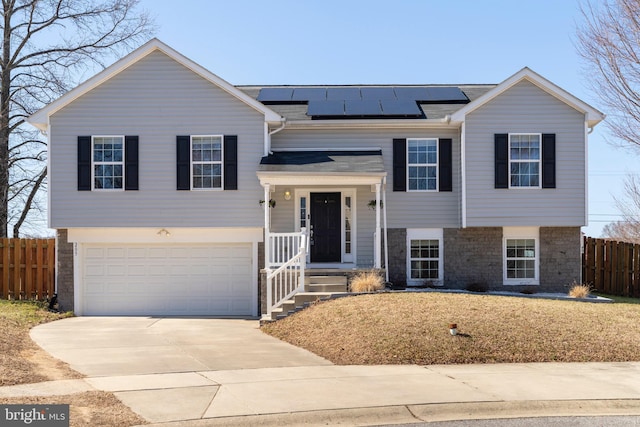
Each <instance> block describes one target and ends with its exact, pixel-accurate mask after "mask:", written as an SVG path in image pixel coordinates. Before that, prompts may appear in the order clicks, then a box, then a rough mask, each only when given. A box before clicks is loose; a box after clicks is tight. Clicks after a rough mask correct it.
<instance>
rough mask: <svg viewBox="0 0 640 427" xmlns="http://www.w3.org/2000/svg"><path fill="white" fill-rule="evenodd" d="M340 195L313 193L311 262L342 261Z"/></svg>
mask: <svg viewBox="0 0 640 427" xmlns="http://www.w3.org/2000/svg"><path fill="white" fill-rule="evenodd" d="M340 211H341V209H340V193H311V226H312V227H313V228H312V230H313V235H312V242H313V243H312V244H311V262H340V261H341V245H340V243H341V231H342V225H341V224H342V221H341V217H340Z"/></svg>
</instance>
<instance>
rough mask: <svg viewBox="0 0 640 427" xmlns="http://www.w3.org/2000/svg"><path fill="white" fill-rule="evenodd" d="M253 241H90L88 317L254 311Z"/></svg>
mask: <svg viewBox="0 0 640 427" xmlns="http://www.w3.org/2000/svg"><path fill="white" fill-rule="evenodd" d="M251 258H252V247H251V244H232V245H229V244H220V245H198V244H193V245H186V244H185V245H126V246H123V245H97V244H91V245H86V246H85V247H84V249H83V295H82V297H83V302H82V305H83V308H84V314H86V315H188V316H194V315H209V316H220V315H232V316H238V315H254V314H255V313H253V311H254V310H253V309H252V307H254V289H253V286H252V276H253V275H252V270H251V269H252V263H251Z"/></svg>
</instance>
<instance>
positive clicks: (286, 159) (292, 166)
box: [258, 150, 385, 173]
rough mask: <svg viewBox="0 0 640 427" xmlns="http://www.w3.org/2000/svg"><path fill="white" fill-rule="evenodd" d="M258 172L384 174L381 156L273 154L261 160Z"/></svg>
mask: <svg viewBox="0 0 640 427" xmlns="http://www.w3.org/2000/svg"><path fill="white" fill-rule="evenodd" d="M258 171H260V172H307V173H314V172H321V173H332V172H333V173H384V172H385V170H384V164H383V162H382V152H381V151H379V150H368V151H335V150H334V151H332V150H327V151H275V152H273V153H272V154H269V155H268V156H266V157H263V158H262V160H261V161H260V165H259V166H258Z"/></svg>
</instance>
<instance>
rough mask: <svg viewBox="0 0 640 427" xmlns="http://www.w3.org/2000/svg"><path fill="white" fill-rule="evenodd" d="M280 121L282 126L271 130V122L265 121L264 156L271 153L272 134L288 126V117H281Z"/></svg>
mask: <svg viewBox="0 0 640 427" xmlns="http://www.w3.org/2000/svg"><path fill="white" fill-rule="evenodd" d="M280 123H281V125H280V127H278V128H276V129H274V130H272V131H269V124H268V123H267V122H265V123H264V154H263V156H264V157H267V156H268V155H269V154H271V135H274V134H276V133H278V132H280V131H281V130H282V129H284V128H285V126H287V119H285V118H281V119H280Z"/></svg>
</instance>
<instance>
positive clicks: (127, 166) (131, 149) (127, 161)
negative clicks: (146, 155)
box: [124, 136, 138, 190]
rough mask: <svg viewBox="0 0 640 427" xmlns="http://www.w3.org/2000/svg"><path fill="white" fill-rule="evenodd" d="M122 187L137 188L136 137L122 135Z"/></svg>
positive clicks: (126, 188)
mask: <svg viewBox="0 0 640 427" xmlns="http://www.w3.org/2000/svg"><path fill="white" fill-rule="evenodd" d="M124 189H125V190H137V189H138V137H137V136H125V137H124Z"/></svg>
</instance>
